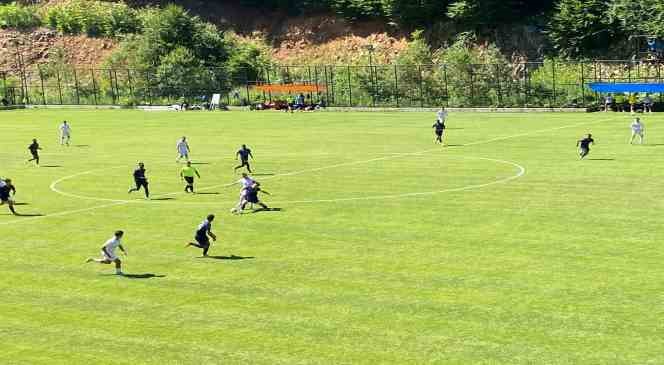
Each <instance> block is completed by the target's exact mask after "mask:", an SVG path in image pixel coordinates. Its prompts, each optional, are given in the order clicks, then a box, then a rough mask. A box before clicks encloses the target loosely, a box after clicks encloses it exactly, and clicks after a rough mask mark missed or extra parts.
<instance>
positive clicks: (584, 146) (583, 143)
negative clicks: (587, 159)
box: [579, 138, 595, 150]
mask: <svg viewBox="0 0 664 365" xmlns="http://www.w3.org/2000/svg"><path fill="white" fill-rule="evenodd" d="M591 143H595V140H594V139H592V138H584V139H582V140H580V141H579V147H581V148H582V149H584V150H588V149H590V144H591Z"/></svg>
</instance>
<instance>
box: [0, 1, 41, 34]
mask: <svg viewBox="0 0 664 365" xmlns="http://www.w3.org/2000/svg"><path fill="white" fill-rule="evenodd" d="M36 10H37V8H36V7H35V6H22V5H17V4H16V3H11V4H4V5H0V28H17V29H28V28H34V27H38V26H40V25H41V24H42V20H41V18H40V17H39V16H38V15H37V11H36Z"/></svg>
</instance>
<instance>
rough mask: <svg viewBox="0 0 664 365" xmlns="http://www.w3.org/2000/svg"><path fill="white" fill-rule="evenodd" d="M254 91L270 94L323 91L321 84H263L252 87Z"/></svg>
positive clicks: (323, 87) (324, 87)
mask: <svg viewBox="0 0 664 365" xmlns="http://www.w3.org/2000/svg"><path fill="white" fill-rule="evenodd" d="M254 88H255V89H256V90H259V91H265V92H272V93H311V92H319V91H325V90H326V89H327V87H326V86H325V85H321V84H263V85H256V86H254Z"/></svg>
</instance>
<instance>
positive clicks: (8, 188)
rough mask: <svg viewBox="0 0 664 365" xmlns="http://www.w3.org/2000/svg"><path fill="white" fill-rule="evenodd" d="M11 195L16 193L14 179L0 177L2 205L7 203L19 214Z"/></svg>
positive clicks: (0, 199)
mask: <svg viewBox="0 0 664 365" xmlns="http://www.w3.org/2000/svg"><path fill="white" fill-rule="evenodd" d="M11 195H16V188H15V187H14V185H12V179H9V178H7V179H0V205H5V204H7V206H8V207H9V211H10V212H12V214H13V215H18V213H16V210H14V200H13V199H12V198H11Z"/></svg>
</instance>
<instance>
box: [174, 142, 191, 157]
mask: <svg viewBox="0 0 664 365" xmlns="http://www.w3.org/2000/svg"><path fill="white" fill-rule="evenodd" d="M176 147H177V149H178V152H180V154H181V155H184V154H187V153H189V145H188V144H187V142H186V141H183V140H180V141H178V144H177V145H176Z"/></svg>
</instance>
